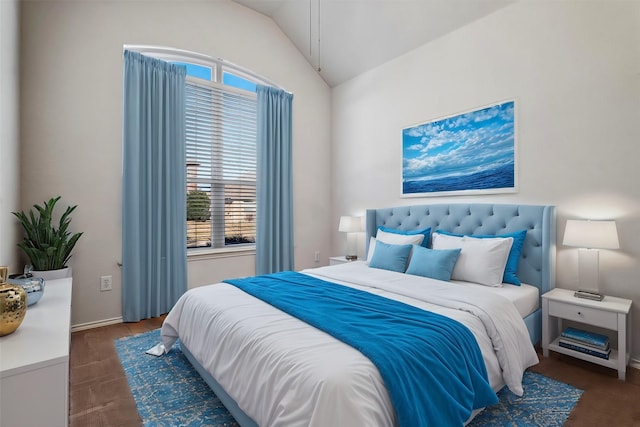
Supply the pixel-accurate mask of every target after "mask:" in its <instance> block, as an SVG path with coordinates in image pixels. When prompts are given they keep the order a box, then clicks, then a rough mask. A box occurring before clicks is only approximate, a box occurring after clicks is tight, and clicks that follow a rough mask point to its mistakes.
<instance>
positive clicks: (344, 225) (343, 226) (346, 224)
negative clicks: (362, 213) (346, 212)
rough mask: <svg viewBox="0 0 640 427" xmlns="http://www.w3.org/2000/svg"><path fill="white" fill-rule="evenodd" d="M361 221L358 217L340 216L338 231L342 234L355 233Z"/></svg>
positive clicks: (358, 229)
mask: <svg viewBox="0 0 640 427" xmlns="http://www.w3.org/2000/svg"><path fill="white" fill-rule="evenodd" d="M360 223H361V219H360V217H359V216H341V217H340V225H338V231H341V232H343V233H357V232H359V231H360V229H361V228H360Z"/></svg>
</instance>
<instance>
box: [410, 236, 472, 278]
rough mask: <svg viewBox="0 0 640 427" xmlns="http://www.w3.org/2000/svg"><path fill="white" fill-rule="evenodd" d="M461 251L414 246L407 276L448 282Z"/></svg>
mask: <svg viewBox="0 0 640 427" xmlns="http://www.w3.org/2000/svg"><path fill="white" fill-rule="evenodd" d="M460 251H461V249H429V248H423V247H420V246H418V245H413V253H412V254H411V261H409V267H408V268H407V274H413V275H415V276H424V277H431V278H432V279H438V280H444V281H446V282H448V281H449V280H451V272H452V271H453V267H454V266H455V265H456V261H458V257H459V256H460Z"/></svg>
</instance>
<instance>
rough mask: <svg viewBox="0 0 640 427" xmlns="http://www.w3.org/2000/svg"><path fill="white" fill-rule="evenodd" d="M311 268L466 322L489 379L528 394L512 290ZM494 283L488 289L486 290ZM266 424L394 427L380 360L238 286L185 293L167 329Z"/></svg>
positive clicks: (529, 356)
mask: <svg viewBox="0 0 640 427" xmlns="http://www.w3.org/2000/svg"><path fill="white" fill-rule="evenodd" d="M303 273H305V274H309V275H311V276H314V277H317V278H320V279H323V280H328V281H332V282H336V283H340V284H344V285H346V286H351V287H354V288H358V289H362V290H366V291H368V292H371V293H375V294H378V295H382V296H385V297H387V298H391V299H395V300H398V301H401V302H404V303H407V304H410V305H414V306H416V307H419V308H422V309H425V310H430V311H433V312H436V313H439V314H442V315H445V316H447V317H450V318H452V319H454V320H457V321H459V322H461V323H462V324H464V325H465V326H467V328H469V330H470V331H471V332H472V333H473V335H474V336H475V337H476V340H477V342H478V345H479V347H480V349H481V352H482V355H483V359H484V361H485V365H486V367H487V372H488V379H489V382H490V384H491V386H492V388H493V389H494V390H495V391H497V390H499V389H500V388H502V387H503V385H505V384H507V385H508V386H509V387H510V389H511V390H512V391H513V392H514V393H516V394H522V383H521V380H522V373H523V371H524V370H525V369H526V368H527V367H529V366H532V365H533V364H535V363H537V362H538V358H537V355H536V353H535V350H534V349H533V347H532V345H531V343H530V341H529V336H528V333H527V330H526V327H525V325H524V322H523V321H522V316H521V315H520V313H519V311H518V309H516V308H515V305H514V304H513V303H512V302H511V301H510V300H509V299H508V298H506V297H499V296H498V297H496V294H495V293H487V292H485V290H483V289H480V290H474V289H471V288H469V287H468V286H462V285H459V284H456V283H450V282H441V281H437V280H432V279H427V278H423V277H417V276H409V275H406V274H400V273H395V272H390V271H386V270H378V269H373V268H368V266H366V265H365V264H364V263H348V264H342V265H337V266H331V267H321V268H318V269H312V270H305V271H303ZM487 289H488V288H487ZM162 337H163V343H164V345H165V347H166V348H167V349H169V348H171V346H172V345H173V343H174V342H175V340H176V339H178V338H179V339H180V340H181V341H182V342H183V343H184V344H185V345H186V346H187V347H188V348H189V350H190V352H191V353H192V355H193V356H194V358H195V359H196V360H197V361H198V363H199V364H200V365H201V366H202V367H203V368H204V369H205V370H206V371H207V372H209V373H210V374H211V376H212V377H213V378H215V379H216V381H217V382H218V383H219V384H220V385H221V386H222V387H223V388H224V389H225V391H226V392H227V393H228V394H229V395H230V396H231V397H232V398H233V399H234V400H235V402H236V403H237V404H238V406H239V407H240V409H242V411H244V412H245V414H246V415H248V416H249V417H251V418H252V419H253V420H255V421H256V423H257V424H259V425H261V426H274V427H277V426H287V427H291V426H330V425H354V426H355V425H363V426H364V425H366V426H392V425H396V423H397V421H396V417H395V412H394V408H393V406H392V404H391V401H390V397H389V394H388V392H387V390H386V388H385V385H384V382H383V381H382V378H381V377H380V374H379V372H378V371H377V369H376V367H375V366H374V365H373V364H372V363H371V362H370V361H369V360H368V359H367V358H366V357H365V356H363V355H362V354H361V353H360V352H358V351H357V350H355V349H353V348H352V347H350V346H348V345H346V344H344V343H342V342H340V341H338V340H336V339H335V338H333V337H331V336H329V335H327V334H326V333H324V332H322V331H320V330H318V329H315V328H313V327H312V326H309V325H307V324H306V323H304V322H302V321H300V320H298V319H296V318H294V317H291V316H289V315H287V314H285V313H283V312H281V311H280V310H278V309H276V308H274V307H272V306H270V305H269V304H266V303H264V302H263V301H261V300H259V299H256V298H254V297H252V296H250V295H248V294H246V293H244V292H243V291H241V290H239V289H238V288H236V287H234V286H231V285H228V284H225V283H221V284H215V285H210V286H203V287H200V288H196V289H192V290H190V291H189V292H187V293H186V294H185V295H183V297H182V298H181V299H180V300H179V301H178V303H177V304H176V306H175V307H174V309H173V310H172V311H171V312H170V313H169V315H168V316H167V318H166V319H165V322H164V324H163V326H162Z"/></svg>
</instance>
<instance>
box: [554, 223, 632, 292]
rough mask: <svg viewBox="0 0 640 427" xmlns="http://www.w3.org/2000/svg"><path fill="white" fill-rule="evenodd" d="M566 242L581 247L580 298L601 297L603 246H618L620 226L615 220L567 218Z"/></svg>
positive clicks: (616, 247)
mask: <svg viewBox="0 0 640 427" xmlns="http://www.w3.org/2000/svg"><path fill="white" fill-rule="evenodd" d="M562 244H563V245H565V246H573V247H578V248H580V249H578V283H579V284H578V290H577V291H576V293H575V294H574V295H575V296H576V297H579V298H589V299H594V300H597V301H601V300H602V298H603V296H602V295H601V294H600V292H599V290H598V282H599V266H598V258H599V249H618V248H620V243H619V242H618V230H617V228H616V223H615V221H591V220H577V219H570V220H567V225H566V227H565V229H564V239H563V241H562Z"/></svg>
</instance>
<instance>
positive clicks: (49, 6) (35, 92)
mask: <svg viewBox="0 0 640 427" xmlns="http://www.w3.org/2000/svg"><path fill="white" fill-rule="evenodd" d="M21 8H22V15H21V24H22V32H21V37H22V40H21V67H22V68H21V76H22V86H21V92H20V96H21V102H22V108H21V128H20V129H21V132H22V133H21V142H22V147H21V162H22V173H21V187H20V191H21V193H22V195H23V196H22V200H21V206H22V208H23V209H28V208H29V207H30V206H31V205H32V204H33V203H35V202H41V201H43V200H45V199H48V198H49V197H51V196H53V195H57V194H59V195H62V200H61V202H62V203H61V204H63V205H64V206H62V207H65V206H66V205H71V204H77V205H78V208H77V210H76V212H74V215H73V221H72V228H73V231H83V232H84V233H85V234H84V235H83V236H82V238H81V239H80V241H79V243H78V245H77V247H76V250H75V251H74V255H73V258H72V262H71V265H72V268H73V278H74V289H73V313H72V324H74V325H78V324H87V323H91V322H99V321H102V320H104V319H113V318H118V317H120V316H121V301H120V299H121V291H120V290H121V286H120V270H119V268H118V267H117V265H116V263H117V262H119V261H121V242H122V239H121V218H120V217H121V193H122V191H121V186H122V181H121V162H122V155H121V143H122V137H121V135H122V49H123V45H125V44H146V45H157V46H169V47H174V48H179V49H185V50H190V51H194V52H199V53H203V54H207V55H210V56H213V57H219V58H224V59H226V60H228V61H231V62H233V63H235V64H238V65H241V66H244V67H246V68H249V69H251V70H253V71H255V72H257V73H258V74H260V75H262V76H265V77H267V78H270V79H272V80H273V81H275V82H277V83H278V84H279V85H281V86H282V87H284V88H285V89H287V90H288V91H291V92H293V93H294V100H293V145H294V147H293V159H294V215H295V222H294V233H295V262H296V265H295V266H296V268H297V269H300V268H306V267H312V266H314V265H315V263H314V253H315V251H320V252H321V255H322V258H323V260H326V259H328V256H329V244H330V237H329V236H328V235H327V233H326V232H325V230H326V229H327V227H328V224H329V218H330V216H329V215H330V211H329V208H328V203H327V201H328V200H329V197H330V196H329V192H330V177H329V169H330V168H329V161H330V147H329V145H330V142H329V137H330V131H329V125H330V111H329V109H330V90H329V88H328V86H327V85H326V84H325V83H324V82H323V81H322V79H321V78H320V77H319V76H318V75H317V73H316V72H315V71H314V70H313V68H312V67H311V66H310V65H309V64H308V63H307V62H306V61H305V60H304V58H303V56H302V55H301V54H300V53H299V52H298V51H297V50H296V48H295V47H294V46H293V44H291V42H290V41H289V40H288V39H287V38H286V37H285V36H284V35H283V33H282V32H281V31H280V30H279V29H278V27H277V26H276V25H275V24H274V23H273V21H271V20H270V19H268V18H266V17H265V16H263V15H261V14H258V13H256V12H253V11H251V10H249V9H246V8H245V7H243V6H240V5H238V4H236V3H232V2H230V1H228V0H213V1H207V2H197V1H189V2H185V1H162V2H153V3H151V2H140V1H130V2H127V1H118V2H81V1H55V0H52V1H46V2H43V1H30V0H25V1H22V2H21ZM309 223H313V224H314V226H313V227H308V224H309ZM325 262H326V261H325ZM254 272H255V260H254V257H253V256H241V257H237V258H227V257H222V258H211V257H209V258H206V257H205V258H197V259H192V260H190V261H189V286H190V287H194V286H197V285H201V284H205V283H212V282H215V281H219V280H221V279H224V278H229V277H237V276H245V275H252V274H254ZM102 275H112V276H113V288H114V290H113V291H111V292H100V291H99V283H100V281H99V278H100V276H102ZM45 297H46V295H45Z"/></svg>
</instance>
